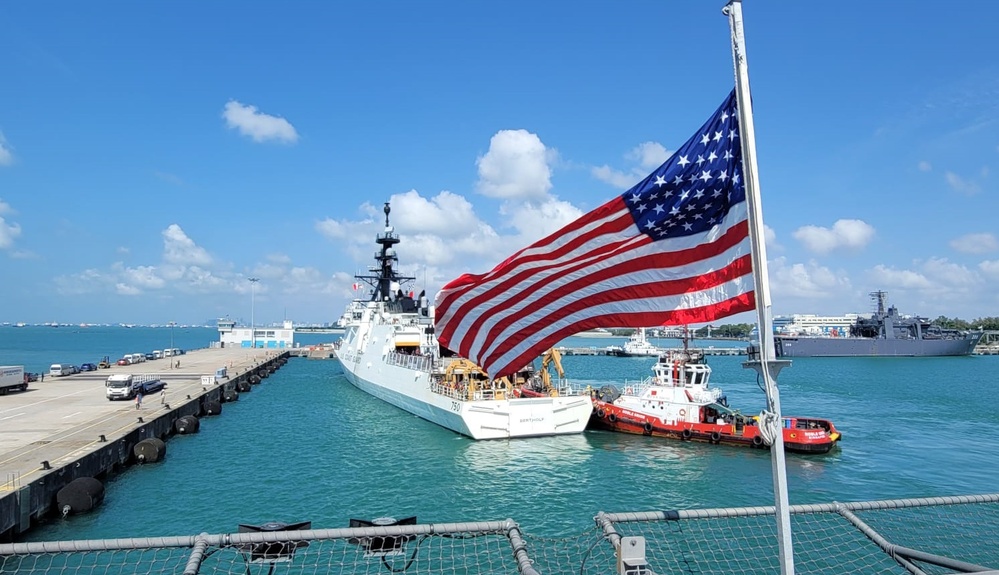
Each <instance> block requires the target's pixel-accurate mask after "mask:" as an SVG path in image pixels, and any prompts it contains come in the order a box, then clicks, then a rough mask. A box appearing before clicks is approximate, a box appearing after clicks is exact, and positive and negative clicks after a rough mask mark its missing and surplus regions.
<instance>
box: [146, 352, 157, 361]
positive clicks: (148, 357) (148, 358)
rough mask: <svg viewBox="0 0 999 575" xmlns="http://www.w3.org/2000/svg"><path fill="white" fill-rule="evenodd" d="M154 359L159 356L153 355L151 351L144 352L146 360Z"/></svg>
mask: <svg viewBox="0 0 999 575" xmlns="http://www.w3.org/2000/svg"><path fill="white" fill-rule="evenodd" d="M154 359H159V358H158V357H156V356H155V355H153V354H152V353H151V352H150V353H147V354H146V360H147V361H152V360H154Z"/></svg>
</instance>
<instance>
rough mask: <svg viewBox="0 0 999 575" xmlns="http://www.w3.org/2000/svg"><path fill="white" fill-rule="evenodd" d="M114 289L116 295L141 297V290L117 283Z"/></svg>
mask: <svg viewBox="0 0 999 575" xmlns="http://www.w3.org/2000/svg"><path fill="white" fill-rule="evenodd" d="M114 288H115V290H114V291H115V293H117V294H118V295H142V290H140V289H139V288H137V287H135V286H131V285H128V284H123V283H118V284H115V286H114Z"/></svg>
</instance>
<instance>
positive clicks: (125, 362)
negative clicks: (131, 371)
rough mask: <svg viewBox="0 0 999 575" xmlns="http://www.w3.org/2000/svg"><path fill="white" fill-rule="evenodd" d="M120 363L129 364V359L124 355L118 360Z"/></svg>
mask: <svg viewBox="0 0 999 575" xmlns="http://www.w3.org/2000/svg"><path fill="white" fill-rule="evenodd" d="M118 365H129V361H128V360H127V359H125V358H124V357H123V358H121V359H119V360H118Z"/></svg>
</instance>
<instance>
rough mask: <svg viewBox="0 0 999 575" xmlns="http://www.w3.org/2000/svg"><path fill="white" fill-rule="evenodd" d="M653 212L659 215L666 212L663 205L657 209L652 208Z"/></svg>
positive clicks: (657, 205) (657, 206) (659, 205)
mask: <svg viewBox="0 0 999 575" xmlns="http://www.w3.org/2000/svg"><path fill="white" fill-rule="evenodd" d="M652 211H654V212H655V213H657V214H661V213H663V211H664V208H663V205H662V204H656V207H654V208H652Z"/></svg>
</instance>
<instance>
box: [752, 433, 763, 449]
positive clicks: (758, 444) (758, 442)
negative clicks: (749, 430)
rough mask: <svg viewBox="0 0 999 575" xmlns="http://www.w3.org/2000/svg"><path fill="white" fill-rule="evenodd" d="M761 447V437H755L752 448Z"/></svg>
mask: <svg viewBox="0 0 999 575" xmlns="http://www.w3.org/2000/svg"><path fill="white" fill-rule="evenodd" d="M762 445H763V437H761V436H759V435H757V436H756V437H754V438H753V447H761V446H762Z"/></svg>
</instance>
